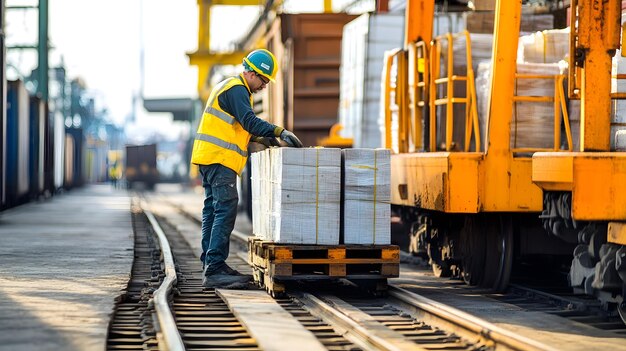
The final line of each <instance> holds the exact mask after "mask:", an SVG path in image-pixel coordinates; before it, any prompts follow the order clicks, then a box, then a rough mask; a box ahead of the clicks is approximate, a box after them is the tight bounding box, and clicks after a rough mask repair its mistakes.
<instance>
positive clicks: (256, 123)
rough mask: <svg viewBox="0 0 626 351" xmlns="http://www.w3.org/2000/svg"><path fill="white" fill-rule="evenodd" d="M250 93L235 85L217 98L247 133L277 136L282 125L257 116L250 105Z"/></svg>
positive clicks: (281, 129)
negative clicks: (278, 125) (279, 125)
mask: <svg viewBox="0 0 626 351" xmlns="http://www.w3.org/2000/svg"><path fill="white" fill-rule="evenodd" d="M249 101H250V94H249V93H248V90H247V89H246V88H245V87H244V86H241V85H236V86H234V87H232V88H230V89H228V90H227V91H225V92H224V93H223V94H221V95H220V97H219V98H218V103H219V104H220V107H221V108H222V109H223V110H224V111H226V112H228V113H230V114H231V115H233V116H235V119H236V120H237V122H239V123H240V124H241V125H242V126H243V129H245V130H247V131H248V133H250V134H252V135H257V136H264V137H272V136H279V135H280V133H281V132H282V131H283V128H282V127H277V126H275V125H273V124H271V123H268V122H266V121H264V120H262V119H260V118H259V117H257V116H256V115H255V114H254V112H253V111H252V107H250V102H249Z"/></svg>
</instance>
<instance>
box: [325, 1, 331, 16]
mask: <svg viewBox="0 0 626 351" xmlns="http://www.w3.org/2000/svg"><path fill="white" fill-rule="evenodd" d="M324 12H325V13H332V12H333V0H324Z"/></svg>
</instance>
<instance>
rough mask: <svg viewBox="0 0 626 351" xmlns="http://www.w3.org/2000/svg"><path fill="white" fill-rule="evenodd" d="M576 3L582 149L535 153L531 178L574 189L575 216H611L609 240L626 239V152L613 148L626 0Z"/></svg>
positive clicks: (575, 90)
mask: <svg viewBox="0 0 626 351" xmlns="http://www.w3.org/2000/svg"><path fill="white" fill-rule="evenodd" d="M571 6H572V12H571V13H572V16H571V28H572V30H571V31H570V36H571V40H570V43H571V44H570V45H571V47H570V53H571V54H570V79H569V80H568V82H569V87H570V89H569V92H570V97H572V98H579V99H580V100H581V116H580V118H581V122H580V150H576V151H579V152H572V153H554V152H539V153H535V154H534V155H533V160H532V166H533V168H532V170H533V174H532V178H533V181H534V182H535V183H537V184H538V185H539V186H541V187H542V188H543V189H544V190H547V191H566V192H571V193H572V217H573V218H574V219H575V220H589V221H609V226H608V228H609V233H608V241H609V242H613V243H617V244H622V245H626V153H624V152H610V133H611V128H610V127H611V99H612V94H611V62H612V57H613V55H614V54H615V50H616V49H618V48H619V47H620V27H621V1H620V0H605V1H602V2H598V1H595V0H573V1H572V3H571ZM576 14H577V15H576ZM576 58H578V62H576V61H575V59H576Z"/></svg>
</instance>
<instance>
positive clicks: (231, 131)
mask: <svg viewBox="0 0 626 351" xmlns="http://www.w3.org/2000/svg"><path fill="white" fill-rule="evenodd" d="M236 85H244V86H245V87H246V89H248V90H250V89H249V88H248V85H247V82H246V80H245V79H244V78H243V75H241V80H240V79H238V78H237V77H231V78H228V79H226V80H224V81H222V82H221V83H219V84H218V85H217V86H216V87H215V88H214V89H213V90H212V91H211V95H209V99H208V101H207V104H206V108H205V109H204V113H203V114H202V120H201V121H200V125H199V126H198V132H197V133H196V138H195V140H194V142H193V151H192V153H191V163H194V164H197V165H210V164H214V163H219V164H221V165H224V166H226V167H228V168H230V169H232V170H233V171H235V172H237V174H241V172H242V171H243V168H244V167H245V165H246V159H247V158H248V142H249V141H250V133H248V132H247V131H246V130H245V129H243V127H242V126H241V124H240V123H239V122H237V120H236V119H235V117H234V116H233V115H231V114H229V113H228V112H226V111H224V110H222V108H221V107H220V104H219V102H218V98H219V96H220V95H221V94H222V93H224V92H225V91H227V90H228V89H230V88H232V87H234V86H236ZM250 106H252V95H250Z"/></svg>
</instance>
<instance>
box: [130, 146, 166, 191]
mask: <svg viewBox="0 0 626 351" xmlns="http://www.w3.org/2000/svg"><path fill="white" fill-rule="evenodd" d="M125 172H126V182H127V183H128V186H129V187H130V188H135V187H136V188H147V189H154V186H155V185H156V183H157V182H158V180H159V173H158V171H157V148H156V144H148V145H126V165H125Z"/></svg>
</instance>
